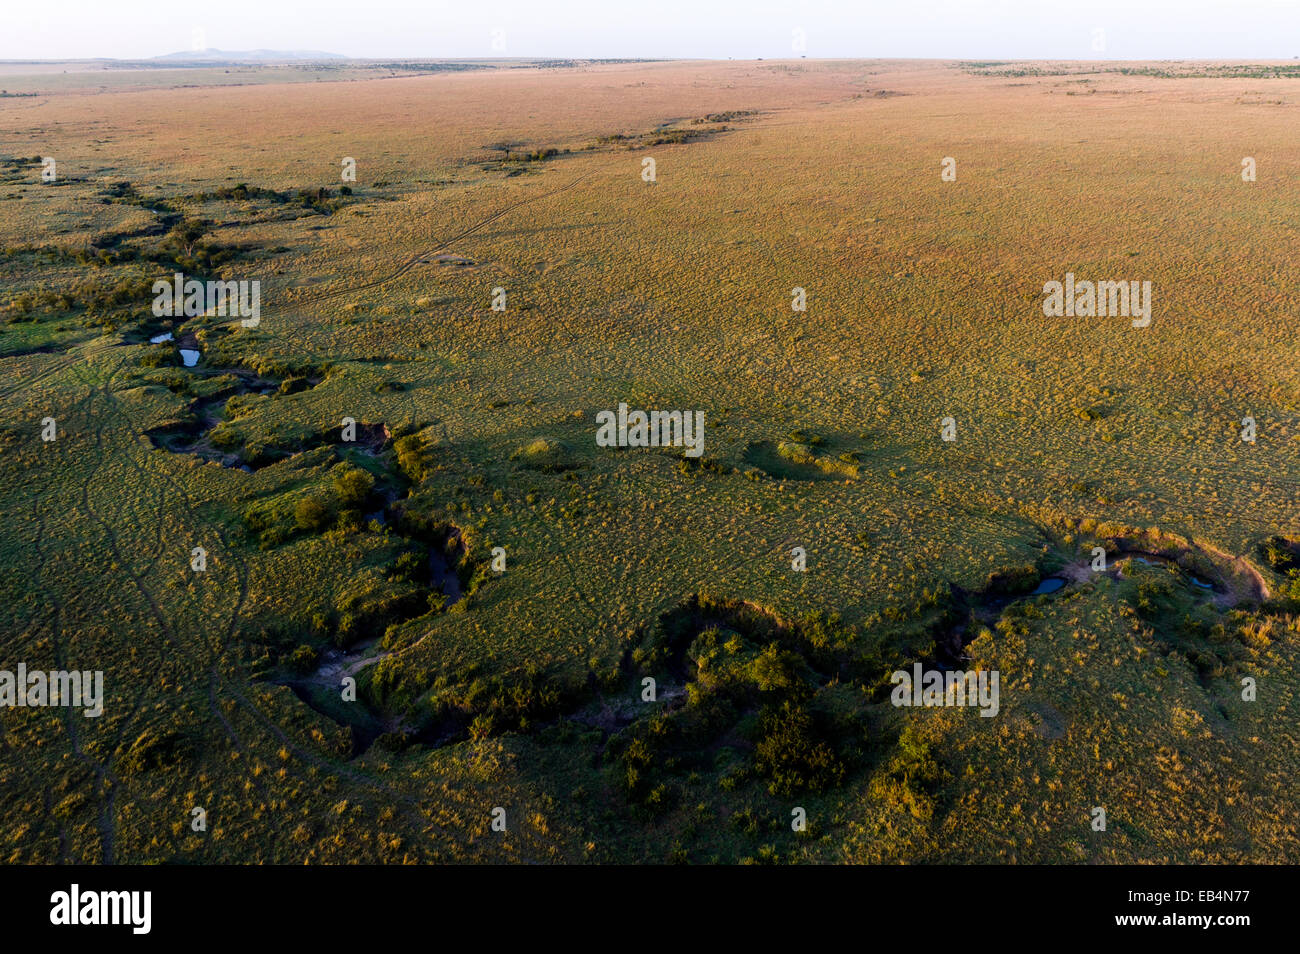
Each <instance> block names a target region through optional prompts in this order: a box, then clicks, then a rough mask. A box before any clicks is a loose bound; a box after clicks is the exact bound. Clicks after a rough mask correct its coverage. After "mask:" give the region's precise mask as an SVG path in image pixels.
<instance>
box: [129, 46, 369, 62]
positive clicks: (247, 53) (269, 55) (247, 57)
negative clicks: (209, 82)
mask: <svg viewBox="0 0 1300 954" xmlns="http://www.w3.org/2000/svg"><path fill="white" fill-rule="evenodd" d="M152 59H155V60H172V61H184V62H187V63H272V62H283V61H285V60H346V59H347V57H346V56H343V55H341V54H339V53H324V52H322V51H320V50H211V49H208V50H182V51H181V52H179V53H167V54H164V55H163V56H155V57H152Z"/></svg>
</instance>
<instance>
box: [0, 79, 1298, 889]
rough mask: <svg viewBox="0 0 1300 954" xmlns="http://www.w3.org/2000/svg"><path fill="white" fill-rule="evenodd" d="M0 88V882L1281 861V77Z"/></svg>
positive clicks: (23, 83)
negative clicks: (247, 871) (969, 703)
mask: <svg viewBox="0 0 1300 954" xmlns="http://www.w3.org/2000/svg"><path fill="white" fill-rule="evenodd" d="M335 71H341V72H335ZM388 73H397V74H398V75H391V76H390V75H387V74H388ZM6 85H7V86H8V88H9V90H11V91H16V92H15V94H14V95H11V96H7V97H4V98H0V409H2V412H3V418H2V420H0V426H2V429H0V521H2V525H3V527H4V532H3V534H0V565H2V566H3V576H2V577H0V580H2V582H0V633H3V665H2V666H0V668H5V669H10V670H12V669H14V668H15V666H16V665H17V663H19V662H24V663H25V664H26V665H27V666H28V667H29V669H35V668H44V669H54V668H76V669H84V670H93V669H102V670H103V671H104V685H105V699H104V714H103V715H102V716H101V717H99V718H85V717H84V716H83V714H82V713H81V712H79V711H77V710H75V709H60V708H44V709H42V708H9V709H4V710H3V711H0V733H2V734H0V786H2V788H3V792H4V798H3V799H0V847H2V850H0V857H3V858H4V859H5V860H6V861H8V862H11V863H30V862H56V861H70V862H72V861H83V862H100V861H103V862H117V863H135V862H186V863H238V862H255V861H259V862H278V863H298V862H304V861H306V862H332V863H345V862H433V861H438V862H485V861H498V862H499V861H505V862H533V861H543V862H583V861H592V862H627V861H645V862H666V861H688V862H709V861H721V862H736V861H762V862H779V863H786V862H796V863H797V862H876V863H903V862H923V863H925V862H938V863H944V862H1047V863H1070V862H1093V863H1109V862H1193V863H1199V862H1274V861H1287V862H1291V863H1295V862H1297V861H1300V833H1298V832H1297V823H1296V816H1295V810H1294V807H1295V805H1296V804H1297V802H1298V801H1300V781H1298V779H1300V738H1297V728H1296V727H1297V724H1298V717H1300V711H1298V707H1300V693H1298V691H1297V690H1298V689H1300V675H1297V664H1298V663H1300V543H1296V542H1295V541H1297V540H1300V518H1298V517H1297V513H1296V499H1297V484H1298V482H1300V370H1297V357H1298V349H1297V338H1296V334H1295V319H1296V306H1295V300H1296V292H1297V287H1296V279H1295V273H1294V261H1295V256H1296V249H1297V248H1300V235H1298V234H1297V233H1298V231H1300V150H1298V149H1297V143H1296V136H1295V132H1296V129H1297V122H1298V119H1297V117H1298V115H1300V113H1298V110H1300V77H1297V76H1296V75H1294V68H1293V67H1292V68H1286V67H1282V66H1270V65H1266V64H1167V63H1166V64H1148V65H1142V64H1136V65H1133V66H1131V67H1130V68H1128V69H1127V71H1120V70H1117V69H1114V68H1111V67H1110V66H1109V65H1108V66H1089V65H1088V64H1080V63H1072V64H1049V63H1041V64H1019V63H1018V64H972V63H955V62H954V63H941V62H918V61H911V62H879V61H871V62H867V61H862V62H849V61H794V62H772V61H759V62H739V61H737V62H709V63H680V62H656V63H649V62H646V63H580V62H563V63H556V64H538V63H525V62H518V63H497V64H488V65H482V64H480V65H479V67H477V68H472V69H470V68H465V69H437V70H433V69H417V68H415V67H410V68H404V69H400V70H398V69H392V68H389V67H376V66H373V65H371V66H363V65H356V64H350V65H347V66H338V67H334V68H333V70H327V69H324V68H321V69H319V70H318V71H316V72H312V71H311V70H307V71H305V72H302V73H300V74H295V75H292V76H291V75H287V74H286V70H285V69H284V68H273V67H263V68H252V67H247V68H244V69H243V70H242V71H241V72H240V74H239V75H237V76H233V77H232V76H231V75H230V74H221V71H220V70H188V71H187V70H167V71H141V72H133V73H131V74H130V75H129V82H128V81H127V80H126V79H121V80H114V81H112V82H110V83H101V82H100V81H99V77H98V76H87V77H83V78H82V79H76V77H75V76H73V78H71V79H70V78H68V77H67V76H65V75H64V74H62V73H59V74H57V75H56V74H53V73H41V72H37V71H35V70H28V71H26V72H24V71H23V70H22V69H20V68H19V67H16V66H11V67H6V75H5V76H4V77H2V78H0V86H6ZM18 94H21V95H18ZM47 156H48V157H52V158H54V159H55V160H56V162H57V177H56V179H55V181H53V182H42V178H41V173H42V162H41V159H42V157H47ZM345 157H351V158H353V159H355V161H356V179H355V181H354V182H349V183H345V182H343V181H341V178H340V169H341V162H342V160H343V159H344V158H345ZM945 157H952V158H953V159H955V161H956V178H955V181H944V179H943V178H941V162H942V160H943V159H944V158H945ZM1244 157H1251V158H1253V159H1254V160H1255V163H1256V165H1257V177H1256V179H1255V181H1253V182H1247V181H1243V178H1242V175H1241V171H1242V160H1243V158H1244ZM647 158H650V159H653V160H654V169H655V175H654V181H652V182H650V181H646V179H645V178H644V177H643V174H642V173H643V168H644V166H643V160H645V159H647ZM345 187H346V188H345ZM176 272H182V273H185V274H186V275H189V276H194V277H198V278H200V279H230V280H258V281H260V283H261V285H260V288H261V295H262V298H261V321H260V324H258V325H257V326H256V327H245V326H244V325H243V324H242V323H241V322H240V321H239V320H238V319H232V318H230V317H227V316H218V315H200V316H197V317H190V318H184V317H178V318H169V317H163V318H159V317H156V316H155V315H154V313H153V311H152V310H151V303H152V301H153V297H154V296H153V292H152V290H151V289H152V285H153V282H154V281H155V280H157V279H160V278H169V277H170V276H171V275H173V274H174V273H176ZM1067 272H1068V273H1073V274H1075V275H1076V276H1078V277H1079V278H1080V279H1093V280H1098V279H1101V280H1112V279H1113V280H1125V281H1127V280H1134V281H1150V282H1151V283H1152V287H1153V296H1152V303H1153V307H1152V321H1151V323H1150V325H1149V327H1144V328H1135V327H1133V325H1132V322H1131V321H1130V320H1129V319H1128V318H1126V317H1070V318H1064V317H1045V316H1044V312H1043V307H1042V305H1043V298H1044V294H1043V286H1044V284H1045V283H1046V282H1050V281H1062V280H1063V279H1064V277H1065V275H1066V273H1067ZM795 288H803V289H805V290H806V300H807V307H806V311H796V310H794V309H793V308H792V289H795ZM494 289H503V290H504V292H505V295H506V307H505V310H504V311H494V310H493V308H492V301H493V295H494ZM168 333H170V334H171V339H170V340H164V341H160V342H157V343H153V342H151V341H150V339H151V338H155V337H161V336H164V335H166V334H168ZM178 345H179V346H180V347H181V348H185V349H186V350H187V351H197V352H199V358H198V360H197V362H196V363H194V364H193V366H186V365H185V364H184V363H183V362H182V360H181V357H180V355H179V353H178ZM620 402H625V403H627V404H628V405H630V406H631V407H633V408H659V409H695V410H700V411H702V412H703V413H704V415H705V420H706V425H705V444H704V453H703V456H701V457H698V458H692V457H688V456H685V455H684V454H683V453H682V452H681V450H680V449H678V448H664V449H658V448H655V449H648V448H647V449H640V448H627V449H613V448H607V447H600V446H597V444H596V441H595V432H596V423H595V416H596V414H597V413H598V412H600V411H602V410H612V409H614V408H617V407H618V405H619V403H620ZM1246 417H1251V418H1253V419H1254V421H1255V422H1256V425H1257V431H1258V434H1257V438H1256V440H1255V441H1254V442H1248V441H1244V440H1242V436H1241V434H1242V430H1243V419H1244V418H1246ZM47 418H54V420H55V422H56V428H57V430H56V434H57V436H56V439H54V440H52V441H50V440H44V439H43V430H44V425H43V423H42V422H43V421H44V420H45V419H47ZM345 418H349V419H351V420H353V421H354V422H356V440H351V441H349V440H345V439H344V433H343V427H344V424H343V422H344V419H345ZM945 418H952V421H953V424H954V425H955V429H956V430H955V437H956V439H955V440H952V441H946V440H943V439H942V438H941V421H943V420H944V419H945ZM1098 546H1101V547H1103V548H1105V549H1106V550H1107V551H1108V553H1109V554H1110V563H1109V565H1108V568H1107V570H1106V571H1105V572H1094V571H1092V570H1091V569H1090V567H1089V560H1090V559H1091V554H1092V551H1093V549H1094V548H1095V547H1098ZM796 547H800V548H803V551H805V552H806V561H807V565H806V571H798V570H796V569H794V568H793V566H792V552H791V551H792V550H793V549H794V548H796ZM195 548H202V550H203V553H204V555H205V560H206V563H205V566H204V568H203V569H202V570H201V571H200V570H196V569H194V568H193V563H192V560H193V553H194V551H195ZM495 548H501V549H500V550H496V552H497V553H498V554H500V553H501V551H502V550H503V551H504V559H505V569H504V571H503V570H501V568H500V563H499V560H498V561H497V562H496V565H495V566H494V556H493V554H494V549H495ZM1047 576H1057V577H1060V578H1062V579H1064V580H1066V581H1067V582H1066V584H1065V585H1064V586H1063V588H1062V589H1060V590H1059V591H1057V592H1055V593H1052V594H1047V595H1041V596H1034V595H1031V593H1032V591H1033V589H1034V588H1035V587H1036V586H1037V585H1038V584H1039V582H1040V581H1041V580H1042V579H1043V578H1044V577H1047ZM914 661H926V662H937V663H940V664H947V665H960V666H963V667H965V668H970V669H974V668H979V669H986V670H997V671H998V672H999V673H1000V674H1001V680H1002V681H1001V699H1000V710H999V712H998V714H997V715H996V716H995V717H992V718H983V717H981V715H980V712H979V710H977V709H971V708H934V709H921V708H899V707H895V706H894V705H892V704H891V702H890V689H891V683H890V673H891V672H893V671H894V670H896V669H899V668H904V667H910V666H911V664H912V663H913V662H914ZM345 677H348V678H354V679H355V680H356V699H355V701H345V700H344V699H343V698H342V697H341V693H340V686H341V684H342V680H343V679H344V678H345ZM646 677H653V678H654V679H655V680H656V685H657V695H656V699H655V701H652V702H651V701H643V689H642V687H643V682H642V680H643V679H645V678H646ZM1243 680H1253V686H1254V687H1255V690H1256V693H1255V695H1254V697H1253V698H1251V699H1250V700H1247V699H1246V698H1243ZM1248 694H1249V693H1247V695H1248ZM1099 806H1100V807H1104V808H1105V810H1106V815H1107V819H1108V825H1107V829H1106V830H1105V831H1096V830H1094V828H1093V826H1092V824H1091V822H1092V814H1091V813H1092V810H1093V808H1094V807H1099ZM497 807H501V808H504V809H505V817H506V818H507V830H506V831H504V832H500V831H494V830H492V828H491V822H492V818H493V816H492V811H493V809H494V808H497ZM195 808H202V809H203V810H204V812H205V815H206V823H207V824H206V830H203V831H195V830H194V827H193V824H192V817H193V810H194V809H195ZM795 808H802V809H804V810H805V811H806V814H807V820H808V825H807V828H806V830H804V831H801V832H796V831H793V830H792V826H791V817H792V815H791V813H792V811H793V810H794V809H795Z"/></svg>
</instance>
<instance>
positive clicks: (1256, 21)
mask: <svg viewBox="0 0 1300 954" xmlns="http://www.w3.org/2000/svg"><path fill="white" fill-rule="evenodd" d="M796 30H801V31H802V35H803V36H804V37H805V41H806V54H807V55H808V56H809V57H943V58H966V59H976V58H982V59H992V58H1002V59H1009V58H1020V59H1030V58H1060V59H1179V58H1233V59H1237V58H1252V59H1291V58H1293V57H1296V56H1300V0H858V2H853V0H800V2H772V0H640V2H638V0H524V2H515V0H195V2H186V0H4V6H3V9H2V10H0V59H57V58H80V57H99V56H105V57H116V58H122V59H129V58H139V57H148V56H156V55H159V54H162V53H172V52H177V51H180V50H189V49H193V48H195V44H196V42H199V43H202V44H205V45H206V46H208V47H214V48H218V49H223V50H248V49H257V48H266V49H277V50H304V49H310V50H324V51H327V52H331V53H341V54H344V55H348V56H357V57H462V58H468V57H491V56H547V57H712V58H720V59H725V58H727V57H736V58H753V57H759V56H762V57H771V58H776V57H789V56H793V55H798V53H799V51H798V50H796V49H794V43H795V32H794V31H796ZM1097 30H1102V31H1104V34H1103V36H1104V47H1103V48H1102V49H1101V50H1098V49H1096V48H1095V47H1094V44H1095V42H1096V37H1097V34H1096V33H1095V31H1097ZM494 31H500V32H499V33H496V34H495V35H496V37H497V40H498V44H497V46H495V47H494V45H493V39H494ZM501 41H504V49H502V48H501V45H500V44H501Z"/></svg>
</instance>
